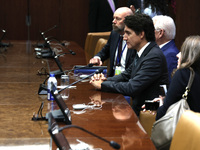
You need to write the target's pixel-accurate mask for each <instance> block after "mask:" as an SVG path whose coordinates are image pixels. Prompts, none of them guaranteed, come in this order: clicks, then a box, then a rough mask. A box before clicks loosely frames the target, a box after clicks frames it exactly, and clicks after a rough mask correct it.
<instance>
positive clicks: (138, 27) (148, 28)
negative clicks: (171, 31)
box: [124, 14, 155, 42]
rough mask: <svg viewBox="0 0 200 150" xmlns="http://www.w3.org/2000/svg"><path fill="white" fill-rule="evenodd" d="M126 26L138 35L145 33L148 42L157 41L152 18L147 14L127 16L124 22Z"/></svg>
mask: <svg viewBox="0 0 200 150" xmlns="http://www.w3.org/2000/svg"><path fill="white" fill-rule="evenodd" d="M124 23H125V25H126V26H127V27H128V28H130V29H131V30H133V31H134V32H135V33H136V34H137V35H138V34H139V33H141V32H142V31H144V33H145V37H146V40H147V41H148V42H149V41H155V28H154V25H153V21H152V19H151V17H149V16H148V15H145V14H135V15H133V16H127V17H125V20H124Z"/></svg>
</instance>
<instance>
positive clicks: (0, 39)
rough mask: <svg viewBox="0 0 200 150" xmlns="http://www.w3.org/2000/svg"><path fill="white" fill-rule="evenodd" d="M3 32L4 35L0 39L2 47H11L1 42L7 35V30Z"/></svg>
mask: <svg viewBox="0 0 200 150" xmlns="http://www.w3.org/2000/svg"><path fill="white" fill-rule="evenodd" d="M2 32H3V35H2V37H1V38H0V47H9V46H10V44H9V43H2V42H1V41H2V40H3V38H4V37H5V35H6V30H3V29H2Z"/></svg>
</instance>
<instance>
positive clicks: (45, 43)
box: [36, 25, 57, 48]
mask: <svg viewBox="0 0 200 150" xmlns="http://www.w3.org/2000/svg"><path fill="white" fill-rule="evenodd" d="M55 28H57V25H54V26H53V27H51V28H49V29H47V30H46V31H43V32H41V31H40V35H41V36H42V38H43V40H45V42H44V43H37V45H36V46H37V47H43V48H44V47H48V44H47V39H48V38H46V37H45V33H47V32H49V31H51V30H53V29H55Z"/></svg>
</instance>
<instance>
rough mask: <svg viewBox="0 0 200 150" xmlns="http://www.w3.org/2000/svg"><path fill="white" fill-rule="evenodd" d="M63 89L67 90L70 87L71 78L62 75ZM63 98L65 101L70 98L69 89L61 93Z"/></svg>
mask: <svg viewBox="0 0 200 150" xmlns="http://www.w3.org/2000/svg"><path fill="white" fill-rule="evenodd" d="M60 85H61V87H62V88H65V87H66V86H68V85H69V76H68V75H61V83H60ZM60 94H61V96H62V98H63V99H67V98H68V97H69V88H67V89H65V90H63V91H61V93H60Z"/></svg>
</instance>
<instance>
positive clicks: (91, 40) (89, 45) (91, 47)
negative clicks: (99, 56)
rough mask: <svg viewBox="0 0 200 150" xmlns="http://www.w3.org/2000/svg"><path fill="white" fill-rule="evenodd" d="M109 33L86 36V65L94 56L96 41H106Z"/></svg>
mask: <svg viewBox="0 0 200 150" xmlns="http://www.w3.org/2000/svg"><path fill="white" fill-rule="evenodd" d="M110 33H111V32H91V33H88V34H87V37H86V40H85V48H84V50H85V57H86V63H88V62H89V60H90V59H91V58H92V57H93V56H94V51H95V48H96V44H97V41H98V40H99V39H100V38H104V39H108V38H109V36H110Z"/></svg>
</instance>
